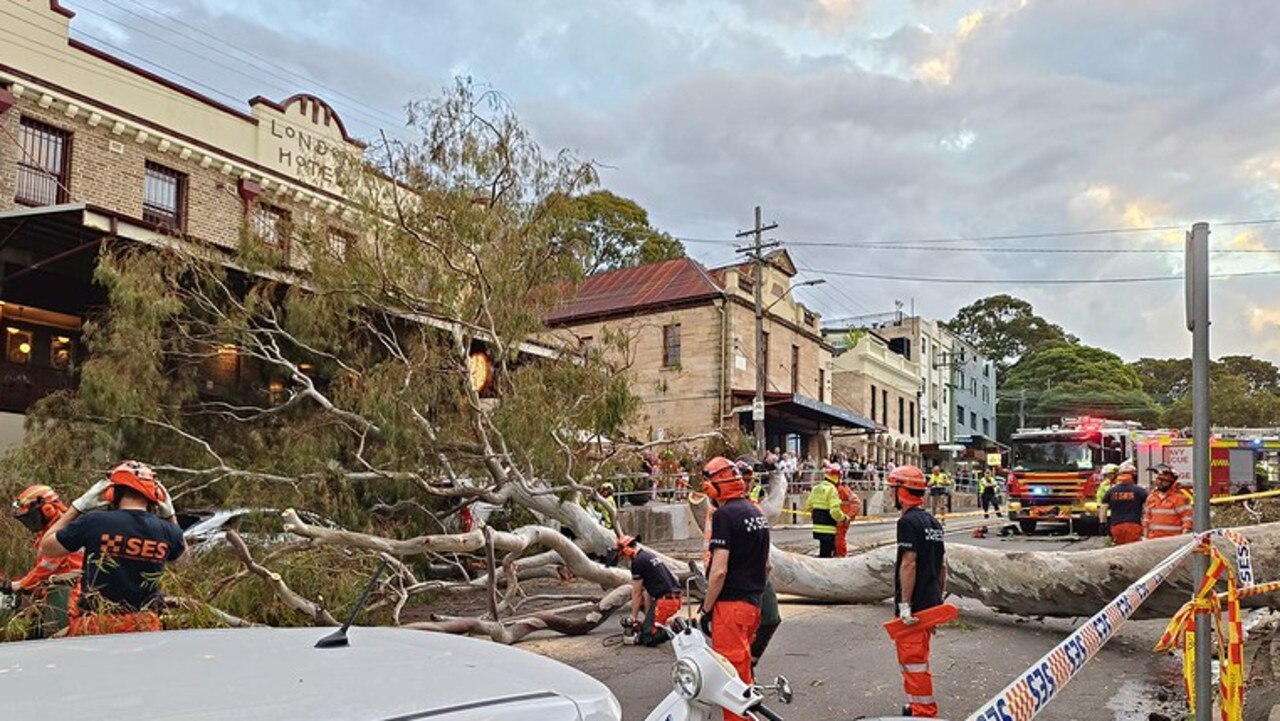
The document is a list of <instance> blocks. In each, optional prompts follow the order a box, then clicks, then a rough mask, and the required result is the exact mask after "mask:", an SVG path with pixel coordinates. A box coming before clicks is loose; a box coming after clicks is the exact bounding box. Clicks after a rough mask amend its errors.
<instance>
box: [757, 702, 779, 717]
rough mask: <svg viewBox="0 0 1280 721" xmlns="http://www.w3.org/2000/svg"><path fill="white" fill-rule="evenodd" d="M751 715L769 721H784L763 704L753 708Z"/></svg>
mask: <svg viewBox="0 0 1280 721" xmlns="http://www.w3.org/2000/svg"><path fill="white" fill-rule="evenodd" d="M751 715H752V716H758V717H760V718H765V719H768V720H769V721H783V719H782V717H781V716H779V715H778V714H776V713H774V712H773V711H770V710H769V707H768V706H765V705H764V704H762V703H760V704H756V705H755V706H752V707H751Z"/></svg>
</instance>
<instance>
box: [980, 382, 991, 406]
mask: <svg viewBox="0 0 1280 721" xmlns="http://www.w3.org/2000/svg"><path fill="white" fill-rule="evenodd" d="M982 402H983V403H990V402H991V386H983V387H982Z"/></svg>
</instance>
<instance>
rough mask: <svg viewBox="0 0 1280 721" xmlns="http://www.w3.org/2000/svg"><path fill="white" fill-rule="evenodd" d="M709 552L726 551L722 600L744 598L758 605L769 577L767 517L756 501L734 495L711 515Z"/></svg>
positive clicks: (741, 599) (742, 599) (743, 599)
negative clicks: (727, 569) (726, 564)
mask: <svg viewBox="0 0 1280 721" xmlns="http://www.w3.org/2000/svg"><path fill="white" fill-rule="evenodd" d="M708 545H710V547H711V551H712V552H713V553H714V552H715V551H716V549H721V548H723V549H724V550H726V551H728V552H729V571H728V574H727V575H726V576H725V579H724V589H723V590H722V591H721V592H720V600H721V601H747V602H749V603H751V604H752V605H754V606H759V605H760V601H761V598H762V597H763V595H764V584H765V582H766V581H767V580H768V573H766V567H767V564H768V562H769V520H768V519H766V518H765V516H764V514H763V513H761V512H760V509H759V507H757V506H756V504H754V503H752V502H751V501H748V500H747V499H745V498H735V499H733V500H731V501H728V502H726V503H725V504H724V505H722V506H720V507H719V508H717V509H716V512H715V513H714V514H712V516H711V539H710V542H709V544H708Z"/></svg>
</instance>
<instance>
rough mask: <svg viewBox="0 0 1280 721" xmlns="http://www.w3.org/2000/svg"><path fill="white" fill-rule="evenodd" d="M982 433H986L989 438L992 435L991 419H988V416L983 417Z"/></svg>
mask: <svg viewBox="0 0 1280 721" xmlns="http://www.w3.org/2000/svg"><path fill="white" fill-rule="evenodd" d="M982 435H984V436H986V437H988V438H990V437H991V421H990V419H987V418H983V419H982Z"/></svg>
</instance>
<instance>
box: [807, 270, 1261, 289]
mask: <svg viewBox="0 0 1280 721" xmlns="http://www.w3.org/2000/svg"><path fill="white" fill-rule="evenodd" d="M797 270H803V271H805V272H806V273H821V274H823V275H832V276H840V277H845V278H866V279H868V280H900V281H907V282H912V283H940V284H972V285H991V284H996V285H1111V284H1120V283H1156V282H1163V281H1178V282H1182V280H1183V278H1182V276H1178V275H1149V276H1134V277H1129V278H935V277H929V276H920V275H891V274H886V273H860V272H856V271H841V270H818V269H816V268H798V269H797ZM1274 275H1280V270H1256V271H1246V272H1242V273H1218V274H1215V275H1212V276H1210V277H1212V278H1215V279H1222V278H1251V277H1256V276H1274Z"/></svg>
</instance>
